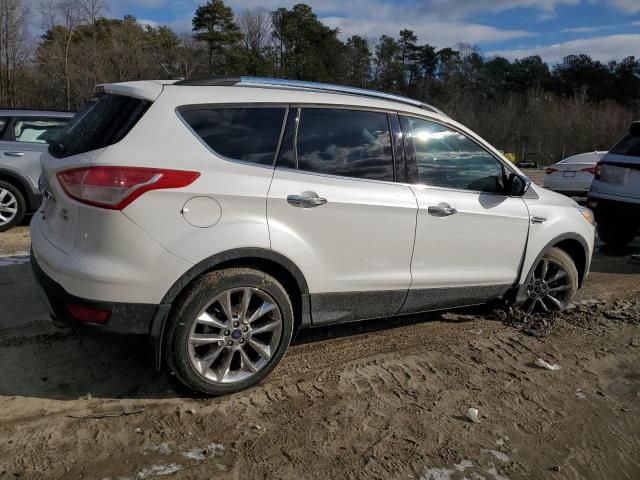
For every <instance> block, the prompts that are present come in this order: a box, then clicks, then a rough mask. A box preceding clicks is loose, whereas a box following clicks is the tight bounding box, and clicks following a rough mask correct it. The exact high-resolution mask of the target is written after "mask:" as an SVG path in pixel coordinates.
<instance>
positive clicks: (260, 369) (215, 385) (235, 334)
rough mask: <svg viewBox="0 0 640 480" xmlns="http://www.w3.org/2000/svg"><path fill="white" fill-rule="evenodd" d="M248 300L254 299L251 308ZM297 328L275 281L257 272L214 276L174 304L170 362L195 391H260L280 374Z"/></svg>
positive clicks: (168, 348)
mask: <svg viewBox="0 0 640 480" xmlns="http://www.w3.org/2000/svg"><path fill="white" fill-rule="evenodd" d="M245 298H249V299H250V300H249V303H248V304H247V306H246V307H245V303H244V299H245ZM223 303H224V304H225V305H223ZM229 304H230V306H231V308H230V310H231V318H229V316H228V315H227V313H226V312H227V310H229V307H228V306H227V305H229ZM271 306H274V308H273V309H271V310H269V308H271ZM243 312H246V314H243ZM293 327H294V317H293V308H292V305H291V300H290V298H289V295H288V294H287V291H286V290H285V289H284V287H283V286H282V285H281V284H280V283H279V282H278V281H277V280H276V279H275V278H273V277H272V276H270V275H268V274H266V273H264V272H262V271H260V270H255V269H252V268H229V269H225V270H218V271H214V272H211V273H207V274H205V275H204V276H202V277H201V278H200V279H199V280H197V281H196V282H195V284H193V286H191V287H190V288H189V289H188V291H186V292H185V293H184V294H183V295H182V296H181V297H180V299H179V300H178V301H177V302H176V304H174V308H173V309H172V313H171V315H170V317H169V322H168V325H167V329H166V336H165V342H164V345H165V351H166V352H167V355H166V360H167V363H168V365H169V368H170V369H171V370H172V371H173V373H174V374H175V375H176V377H177V378H178V380H179V381H180V382H182V383H183V384H184V385H186V386H187V387H189V388H190V389H192V390H195V391H197V392H200V393H204V394H207V395H226V394H229V393H234V392H238V391H240V390H244V389H246V388H249V387H252V386H254V385H257V384H258V383H259V382H261V381H262V380H263V379H264V378H265V377H266V376H267V375H269V373H270V372H271V371H272V370H273V369H274V368H275V366H276V365H277V364H278V363H279V362H280V360H281V359H282V357H283V356H284V354H285V352H286V350H287V348H288V346H289V343H290V342H291V337H292V335H293ZM202 342H205V343H202ZM243 352H244V353H243Z"/></svg>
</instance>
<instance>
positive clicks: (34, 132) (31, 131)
mask: <svg viewBox="0 0 640 480" xmlns="http://www.w3.org/2000/svg"><path fill="white" fill-rule="evenodd" d="M68 121H69V120H68V119H64V118H29V117H25V118H16V121H15V122H14V123H13V138H14V139H15V141H16V142H26V143H49V141H50V140H51V139H52V138H54V137H55V136H56V135H57V134H58V133H59V132H60V131H61V130H62V129H63V128H64V126H65V125H66V124H67V122H68ZM0 130H2V128H1V127H0Z"/></svg>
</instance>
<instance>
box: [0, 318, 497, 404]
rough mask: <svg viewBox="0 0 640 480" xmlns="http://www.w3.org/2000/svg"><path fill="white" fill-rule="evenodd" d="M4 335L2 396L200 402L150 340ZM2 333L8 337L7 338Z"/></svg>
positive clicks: (310, 333) (357, 329)
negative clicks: (154, 354)
mask: <svg viewBox="0 0 640 480" xmlns="http://www.w3.org/2000/svg"><path fill="white" fill-rule="evenodd" d="M487 311H488V310H487V307H484V308H478V307H474V308H471V309H458V310H456V311H455V312H456V313H457V314H460V315H446V316H445V315H444V313H428V314H420V315H409V316H403V317H396V318H385V319H378V320H368V321H360V322H354V323H348V324H342V325H332V326H323V327H314V328H310V329H306V330H302V331H300V333H299V334H298V335H297V337H296V339H295V341H294V342H293V345H305V344H310V343H314V342H319V341H324V340H331V339H338V338H343V337H348V336H351V335H358V334H366V333H372V332H376V331H380V330H387V329H394V328H401V327H404V326H408V325H414V324H418V323H424V322H430V321H434V320H435V321H443V322H449V323H451V322H463V321H471V320H473V318H474V316H475V315H478V314H484V313H486V312H487ZM12 331H13V332H17V330H2V331H0V365H2V369H0V395H2V396H5V397H35V398H46V399H51V400H77V399H82V398H92V399H102V400H104V399H125V398H126V399H168V398H201V395H199V394H197V393H194V392H192V391H190V390H188V389H186V388H185V387H183V386H182V385H181V384H179V383H178V382H177V380H176V379H175V378H174V377H173V375H172V374H170V373H169V372H168V371H167V370H168V369H167V368H163V370H162V371H160V372H157V371H155V369H154V368H153V366H152V362H151V357H150V349H149V345H148V343H147V340H146V339H136V338H129V337H119V336H109V335H90V334H86V333H76V332H72V331H70V330H60V331H57V330H54V329H53V327H51V325H50V324H48V323H46V322H42V321H41V322H36V323H35V324H34V325H33V326H32V327H31V328H30V329H29V330H28V331H26V334H25V332H22V334H20V335H18V334H14V335H15V336H11V334H7V333H6V332H12ZM3 332H4V333H3Z"/></svg>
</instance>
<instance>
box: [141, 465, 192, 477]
mask: <svg viewBox="0 0 640 480" xmlns="http://www.w3.org/2000/svg"><path fill="white" fill-rule="evenodd" d="M180 470H182V467H181V466H180V465H178V464H177V463H163V464H161V465H152V466H151V467H149V468H143V469H142V470H140V471H139V472H138V473H137V474H136V480H143V479H145V478H149V477H160V476H164V475H172V474H174V473H176V472H178V471H180Z"/></svg>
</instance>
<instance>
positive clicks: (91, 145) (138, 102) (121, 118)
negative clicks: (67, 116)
mask: <svg viewBox="0 0 640 480" xmlns="http://www.w3.org/2000/svg"><path fill="white" fill-rule="evenodd" d="M150 105H151V102H149V101H148V100H142V99H140V98H133V97H127V96H124V95H113V94H109V93H101V94H99V95H96V96H95V97H93V98H92V99H91V100H89V101H88V102H87V103H85V104H84V105H83V106H82V108H81V109H80V111H79V112H78V113H77V114H76V115H75V116H74V117H73V118H72V119H71V121H70V122H69V123H67V126H66V127H65V128H64V129H63V130H62V131H61V132H60V133H59V134H58V135H56V136H55V137H54V138H53V141H52V143H51V146H50V147H49V152H50V153H51V154H52V155H53V156H54V157H58V158H62V157H70V156H71V155H77V154H79V153H84V152H90V151H92V150H98V149H99V148H104V147H108V146H109V145H113V144H114V143H117V142H119V141H120V140H122V139H123V138H124V136H125V135H126V134H127V133H129V130H131V129H132V128H133V126H134V125H135V124H136V123H137V122H138V120H139V119H140V118H141V117H142V115H144V113H145V112H146V111H147V108H149V106H150Z"/></svg>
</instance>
